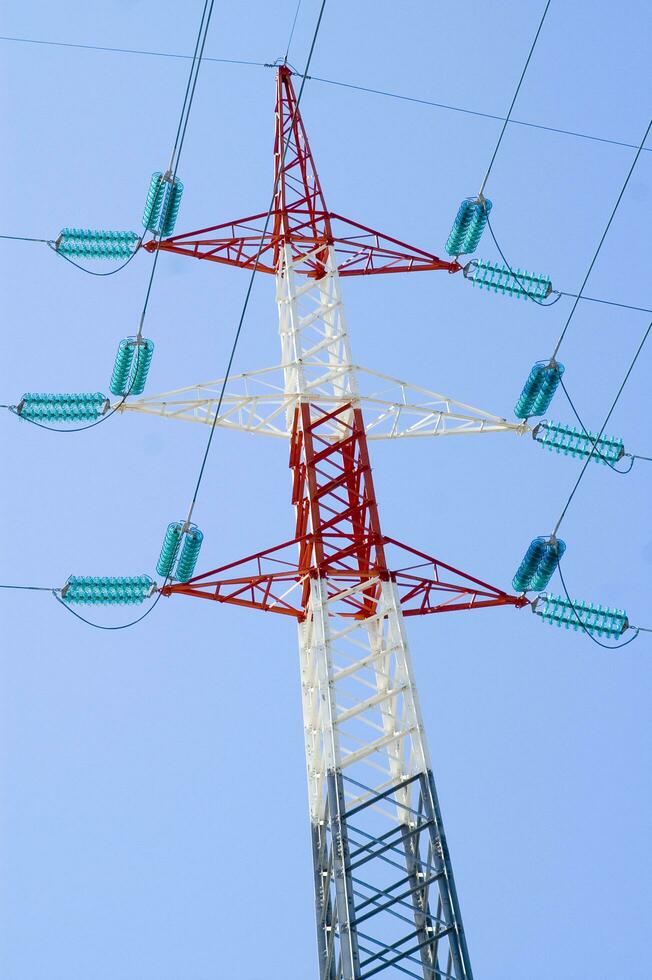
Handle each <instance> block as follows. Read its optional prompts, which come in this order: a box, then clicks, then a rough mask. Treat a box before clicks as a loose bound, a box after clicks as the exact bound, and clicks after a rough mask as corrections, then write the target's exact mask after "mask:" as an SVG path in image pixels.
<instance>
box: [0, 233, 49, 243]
mask: <svg viewBox="0 0 652 980" xmlns="http://www.w3.org/2000/svg"><path fill="white" fill-rule="evenodd" d="M0 238H5V239H8V240H9V241H12V242H41V243H42V244H44V245H50V244H51V240H50V239H49V238H25V236H24V235H0Z"/></svg>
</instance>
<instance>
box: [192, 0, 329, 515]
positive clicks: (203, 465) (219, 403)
mask: <svg viewBox="0 0 652 980" xmlns="http://www.w3.org/2000/svg"><path fill="white" fill-rule="evenodd" d="M325 6H326V0H322V3H321V7H320V8H319V16H318V17H317V24H316V26H315V30H314V33H313V36H312V41H311V44H310V49H309V51H308V58H307V60H306V66H305V69H304V71H303V75H302V78H301V85H300V87H299V92H298V94H297V101H296V105H295V107H294V112H293V114H292V119H291V122H290V127H289V131H288V136H287V139H286V141H285V145H284V147H283V155H282V156H281V160H280V163H279V166H278V169H277V172H276V178H275V180H274V187H273V190H272V198H271V201H270V203H269V208H268V210H267V217H266V218H265V224H264V227H263V231H262V235H261V239H260V246H259V248H258V253H257V255H256V257H255V259H254V261H253V267H252V270H251V275H250V277H249V283H248V286H247V291H246V293H245V298H244V303H243V306H242V311H241V313H240V320H239V322H238V327H237V329H236V332H235V336H234V338H233V344H232V346H231V353H230V355H229V360H228V363H227V367H226V371H225V373H224V381H223V382H222V388H221V390H220V395H219V398H218V400H217V406H216V408H215V415H214V416H213V422H212V425H211V429H210V432H209V435H208V441H207V443H206V449H205V451H204V456H203V459H202V462H201V466H200V468H199V475H198V477H197V483H196V485H195V490H194V493H193V496H192V500H191V503H190V508H189V511H188V517H187V523H190V519H191V517H192V512H193V510H194V507H195V504H196V502H197V495H198V493H199V488H200V486H201V482H202V479H203V477H204V470H205V469H206V461H207V460H208V455H209V453H210V450H211V445H212V442H213V436H214V435H215V429H216V426H217V420H218V418H219V414H220V409H221V407H222V399H223V398H224V392H225V390H226V385H227V383H228V380H229V376H230V374H231V367H232V365H233V359H234V358H235V352H236V349H237V346H238V341H239V339H240V334H241V332H242V326H243V324H244V319H245V314H246V312H247V307H248V306H249V298H250V296H251V291H252V288H253V284H254V279H255V277H256V271H257V267H258V259H259V258H260V254H261V252H262V250H263V247H264V244H265V236H266V234H267V228H268V226H269V222H270V219H271V215H272V211H273V209H274V201H275V199H276V193H277V189H278V183H279V180H280V177H281V174H282V172H283V166H284V164H285V157H286V155H287V151H288V147H289V145H290V138H291V135H292V126H293V124H294V120H295V118H296V114H297V113H298V111H299V105H300V104H301V97H302V95H303V90H304V87H305V84H306V78H307V77H308V69H309V68H310V62H311V60H312V55H313V52H314V50H315V44H316V43H317V37H318V35H319V28H320V27H321V22H322V17H323V15H324V8H325Z"/></svg>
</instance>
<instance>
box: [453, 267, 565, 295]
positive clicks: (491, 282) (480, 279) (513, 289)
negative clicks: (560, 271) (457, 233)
mask: <svg viewBox="0 0 652 980" xmlns="http://www.w3.org/2000/svg"><path fill="white" fill-rule="evenodd" d="M463 271H464V278H465V279H468V280H469V281H470V282H471V285H473V286H479V287H480V289H490V290H493V291H494V292H495V293H503V294H504V295H505V296H515V297H516V298H517V299H519V298H524V299H534V300H543V299H546V298H547V297H548V296H550V294H551V292H552V282H551V280H550V278H549V277H548V276H537V275H534V274H533V273H530V272H525V271H523V270H522V269H516V270H512V269H510V268H509V266H506V265H501V264H500V263H499V262H490V261H489V260H487V259H472V260H471V261H470V262H468V263H467V264H466V265H465V266H464V270H463Z"/></svg>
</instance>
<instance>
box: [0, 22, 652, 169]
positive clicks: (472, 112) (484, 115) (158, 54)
mask: <svg viewBox="0 0 652 980" xmlns="http://www.w3.org/2000/svg"><path fill="white" fill-rule="evenodd" d="M0 41H15V42H20V43H24V44H41V45H46V46H53V47H60V48H79V49H81V50H88V51H105V52H109V53H115V54H134V55H140V56H147V57H154V58H174V59H181V60H184V61H190V60H191V59H192V55H189V54H178V53H175V52H169V51H145V50H140V49H137V48H112V47H105V46H103V45H99V44H73V43H72V42H65V41H46V40H41V39H38V38H29V37H10V36H8V35H0ZM203 60H204V61H205V62H213V63H214V64H226V65H246V66H250V67H254V68H274V67H275V65H272V64H270V63H269V62H265V61H249V60H245V59H242V58H212V57H210V56H209V55H205V56H204V59H203ZM308 79H309V81H314V82H321V83H322V84H324V85H335V86H338V87H339V88H348V89H352V90H354V91H357V92H366V93H368V94H370V95H380V96H383V97H384V98H389V99H398V100H399V101H400V102H412V103H414V104H416V105H425V106H430V107H432V108H434V109H444V110H446V111H447V112H459V113H462V114H463V115H466V116H476V117H478V118H479V119H494V120H496V121H497V122H505V120H506V117H505V116H499V115H497V114H496V113H493V112H481V111H480V110H478V109H467V108H465V107H463V106H458V105H452V104H450V103H446V102H435V101H433V100H432V99H425V98H421V97H418V96H413V95H404V94H402V93H400V92H390V91H389V90H387V89H380V88H372V87H371V86H368V85H357V84H355V83H354V82H344V81H341V80H339V79H335V78H324V77H322V76H320V75H309V76H308ZM509 125H510V126H525V127H526V128H529V129H541V130H543V131H544V132H548V133H557V134H559V135H561V136H573V137H575V138H576V139H583V140H589V141H590V142H594V143H606V144H608V145H610V146H624V147H626V148H627V149H632V150H635V149H636V143H628V142H627V141H626V140H617V139H612V138H610V137H607V136H593V135H592V134H591V133H580V132H579V131H578V130H574V129H562V128H560V127H558V126H546V125H544V124H543V123H534V122H529V121H528V120H525V119H512V118H510V119H509ZM643 152H645V153H652V147H650V148H648V147H644V148H643Z"/></svg>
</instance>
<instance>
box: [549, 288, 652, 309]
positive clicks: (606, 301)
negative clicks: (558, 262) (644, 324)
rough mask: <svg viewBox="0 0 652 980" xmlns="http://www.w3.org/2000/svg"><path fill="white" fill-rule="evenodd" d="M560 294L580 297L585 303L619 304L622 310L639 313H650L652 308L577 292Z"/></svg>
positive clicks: (574, 297)
mask: <svg viewBox="0 0 652 980" xmlns="http://www.w3.org/2000/svg"><path fill="white" fill-rule="evenodd" d="M561 295H562V296H570V297H572V298H573V299H581V300H583V301H584V302H585V303H604V304H605V305H606V306H619V307H620V308H621V309H623V310H637V311H638V312H639V313H652V309H650V308H649V307H647V306H631V305H630V304H629V303H616V302H614V300H611V299H597V297H595V296H580V295H579V294H578V293H564V292H562V293H561Z"/></svg>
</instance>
